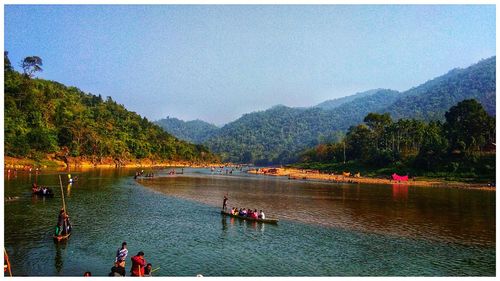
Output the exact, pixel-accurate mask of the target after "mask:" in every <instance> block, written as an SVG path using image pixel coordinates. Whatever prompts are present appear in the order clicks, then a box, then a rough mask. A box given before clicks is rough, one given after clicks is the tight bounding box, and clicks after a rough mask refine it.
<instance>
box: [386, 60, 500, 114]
mask: <svg viewBox="0 0 500 281" xmlns="http://www.w3.org/2000/svg"><path fill="white" fill-rule="evenodd" d="M471 98H472V99H475V100H477V101H479V102H480V103H481V104H482V106H483V107H484V108H485V110H486V112H488V114H490V115H492V116H494V115H496V106H495V102H496V57H491V58H488V59H485V60H482V61H480V62H479V63H477V64H474V65H472V66H470V67H468V68H465V69H458V68H457V69H454V70H452V71H450V72H448V73H447V74H445V75H443V76H440V77H438V78H435V79H433V80H431V81H428V82H426V83H424V84H422V85H420V86H418V87H415V88H412V89H410V90H408V91H406V92H403V93H402V97H401V99H399V100H398V101H396V102H395V103H393V104H391V105H389V106H388V107H387V108H386V109H385V110H384V112H389V113H391V116H393V118H395V119H399V118H416V119H421V120H426V121H430V120H441V121H443V120H444V113H445V112H446V110H448V108H450V107H451V106H453V105H455V104H457V103H458V102H460V101H462V100H465V99H471Z"/></svg>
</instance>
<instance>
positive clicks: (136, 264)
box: [130, 251, 146, 276]
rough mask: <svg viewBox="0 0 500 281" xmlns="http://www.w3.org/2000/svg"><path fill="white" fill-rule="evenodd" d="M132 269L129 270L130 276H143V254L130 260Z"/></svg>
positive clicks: (144, 262) (144, 261) (144, 264)
mask: <svg viewBox="0 0 500 281" xmlns="http://www.w3.org/2000/svg"><path fill="white" fill-rule="evenodd" d="M131 260H132V268H130V273H131V276H144V267H145V266H146V260H145V259H144V252H142V251H141V252H139V253H137V255H135V256H133V257H132V258H131Z"/></svg>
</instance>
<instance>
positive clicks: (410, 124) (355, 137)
mask: <svg viewBox="0 0 500 281" xmlns="http://www.w3.org/2000/svg"><path fill="white" fill-rule="evenodd" d="M364 120H365V123H366V124H359V125H357V126H352V127H351V128H349V130H348V132H347V135H346V136H345V138H344V139H343V140H342V141H341V142H339V143H333V144H321V145H318V146H316V147H315V148H312V149H309V150H306V151H304V152H303V153H302V155H301V161H302V162H304V163H312V162H320V163H340V162H342V161H343V160H342V158H341V157H340V155H341V154H342V153H343V150H345V153H346V155H347V156H346V157H347V159H348V160H349V161H356V162H358V163H362V164H364V165H367V166H370V167H378V168H383V167H394V166H395V165H396V166H397V164H398V163H400V164H401V165H405V166H406V167H408V168H411V169H412V170H413V171H443V172H457V171H462V172H471V173H473V174H475V173H477V172H478V170H482V172H484V173H488V174H489V175H490V176H491V175H494V165H493V166H491V163H479V161H478V159H479V158H480V157H483V156H484V155H487V154H491V153H493V154H494V153H495V148H494V146H493V145H492V144H493V143H495V119H494V118H493V117H491V116H489V115H488V114H487V113H486V112H485V111H484V109H483V107H482V106H481V104H480V103H478V102H477V101H475V100H465V101H462V102H460V103H458V104H457V105H456V106H453V107H451V108H450V110H449V111H448V112H446V122H445V123H444V124H442V123H441V122H440V121H432V122H429V123H426V122H424V121H421V120H416V119H400V120H398V121H397V122H392V120H391V118H390V116H389V115H387V114H377V113H370V114H368V115H367V116H366V117H365V119H364ZM344 143H345V147H344V146H343V144H344ZM464 152H465V153H464ZM490 162H491V161H490Z"/></svg>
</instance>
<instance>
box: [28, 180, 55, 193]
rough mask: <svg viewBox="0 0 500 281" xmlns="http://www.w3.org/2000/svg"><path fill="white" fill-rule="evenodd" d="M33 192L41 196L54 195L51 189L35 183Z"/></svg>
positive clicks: (32, 188)
mask: <svg viewBox="0 0 500 281" xmlns="http://www.w3.org/2000/svg"><path fill="white" fill-rule="evenodd" d="M31 191H32V192H33V193H35V194H41V195H49V194H52V190H51V189H50V188H47V187H43V186H39V185H37V184H36V183H33V185H32V187H31Z"/></svg>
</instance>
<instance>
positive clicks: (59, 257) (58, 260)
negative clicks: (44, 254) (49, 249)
mask: <svg viewBox="0 0 500 281" xmlns="http://www.w3.org/2000/svg"><path fill="white" fill-rule="evenodd" d="M54 244H55V247H56V256H55V258H54V265H55V268H56V272H57V273H58V274H60V273H61V271H62V269H63V266H64V261H63V252H64V253H65V252H66V246H67V245H66V241H61V242H60V243H54Z"/></svg>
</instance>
